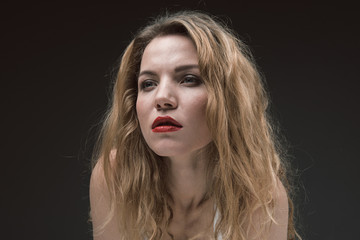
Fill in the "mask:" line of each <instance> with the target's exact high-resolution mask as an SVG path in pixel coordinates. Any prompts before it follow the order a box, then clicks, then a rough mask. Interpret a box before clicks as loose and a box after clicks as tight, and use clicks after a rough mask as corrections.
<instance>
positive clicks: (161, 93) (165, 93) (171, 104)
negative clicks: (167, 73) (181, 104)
mask: <svg viewBox="0 0 360 240" xmlns="http://www.w3.org/2000/svg"><path fill="white" fill-rule="evenodd" d="M173 85H174V84H172V83H171V81H170V80H163V81H161V82H160V84H159V85H158V88H157V92H156V96H155V108H156V109H157V110H169V109H174V108H177V100H176V90H175V86H173Z"/></svg>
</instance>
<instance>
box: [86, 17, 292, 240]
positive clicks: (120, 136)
mask: <svg viewBox="0 0 360 240" xmlns="http://www.w3.org/2000/svg"><path fill="white" fill-rule="evenodd" d="M267 105H268V100H267V97H266V93H265V91H264V88H263V84H262V82H261V78H260V75H259V73H258V72H257V70H256V67H255V64H254V62H253V61H252V59H251V56H250V54H249V52H248V51H247V49H246V46H245V45H244V44H243V43H242V42H241V41H239V40H238V39H237V38H236V37H235V35H234V34H233V33H232V32H231V31H230V30H229V29H227V28H226V27H225V26H224V25H223V24H221V23H220V22H218V21H216V20H215V19H214V18H212V17H210V16H208V15H206V14H202V13H197V12H180V13H176V14H173V15H168V16H165V17H161V18H158V19H157V20H155V21H154V22H153V23H151V24H150V25H149V26H147V27H146V28H144V29H143V30H141V31H140V32H139V33H138V34H137V35H136V36H135V38H134V40H133V41H132V42H131V43H130V45H129V46H128V47H127V49H126V50H125V53H124V55H123V57H122V60H121V64H120V67H119V72H118V75H117V79H116V82H115V85H114V89H113V99H112V105H111V108H110V110H109V112H108V114H107V117H106V120H105V123H104V126H103V129H102V134H101V137H100V142H99V148H98V150H97V151H96V152H97V155H96V156H95V159H98V161H96V164H94V169H93V173H92V177H91V183H90V201H91V217H92V221H93V228H94V239H96V240H100V239H101V240H109V239H175V240H180V239H223V240H225V239H226V240H227V239H276V240H281V239H293V238H294V232H295V231H294V226H293V223H292V204H291V200H290V199H288V197H287V191H288V190H286V189H285V188H284V186H283V184H282V183H286V176H285V168H284V164H283V163H282V162H281V160H280V158H279V154H278V150H277V147H276V144H275V140H274V134H273V132H272V128H271V125H270V123H269V120H268V118H267V114H266V110H267ZM289 203H290V204H289ZM289 206H290V211H289ZM289 212H290V214H289Z"/></svg>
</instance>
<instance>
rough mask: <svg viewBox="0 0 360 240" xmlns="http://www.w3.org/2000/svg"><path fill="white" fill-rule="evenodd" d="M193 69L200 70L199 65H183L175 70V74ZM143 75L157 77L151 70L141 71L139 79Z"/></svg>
mask: <svg viewBox="0 0 360 240" xmlns="http://www.w3.org/2000/svg"><path fill="white" fill-rule="evenodd" d="M192 68H199V65H197V64H190V65H182V66H179V67H176V68H175V72H181V71H185V70H189V69H192ZM142 75H151V76H156V73H155V72H153V71H149V70H144V71H141V72H140V74H139V75H138V77H140V76H142Z"/></svg>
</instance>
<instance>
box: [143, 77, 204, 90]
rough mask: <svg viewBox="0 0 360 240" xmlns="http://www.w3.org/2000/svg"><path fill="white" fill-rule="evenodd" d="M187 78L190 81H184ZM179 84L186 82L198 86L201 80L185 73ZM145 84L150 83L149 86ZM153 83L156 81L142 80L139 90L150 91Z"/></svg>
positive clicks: (155, 83) (188, 84)
mask: <svg viewBox="0 0 360 240" xmlns="http://www.w3.org/2000/svg"><path fill="white" fill-rule="evenodd" d="M188 80H192V82H185V81H188ZM179 83H180V84H186V85H187V86H198V85H200V84H201V83H202V81H201V80H200V78H199V77H197V76H195V75H192V74H187V75H185V76H184V77H183V78H182V80H181V81H179ZM147 84H152V85H151V86H146V85H147ZM154 85H155V86H156V85H157V82H156V81H154V80H144V81H143V82H141V83H140V90H145V91H148V90H149V91H150V90H151V89H152V87H154Z"/></svg>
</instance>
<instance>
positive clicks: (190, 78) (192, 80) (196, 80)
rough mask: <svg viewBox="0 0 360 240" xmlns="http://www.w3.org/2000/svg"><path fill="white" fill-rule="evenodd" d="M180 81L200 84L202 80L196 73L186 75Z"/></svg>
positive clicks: (188, 83)
mask: <svg viewBox="0 0 360 240" xmlns="http://www.w3.org/2000/svg"><path fill="white" fill-rule="evenodd" d="M180 83H182V84H187V85H192V86H195V85H199V84H200V83H201V80H200V79H199V78H198V77H196V76H194V75H186V76H185V77H184V78H183V80H182V81H181V82H180Z"/></svg>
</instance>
